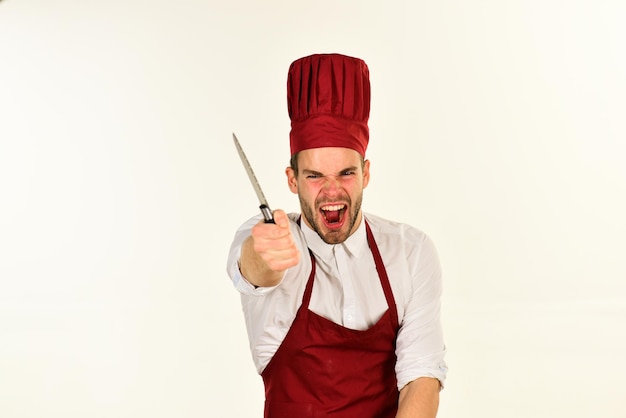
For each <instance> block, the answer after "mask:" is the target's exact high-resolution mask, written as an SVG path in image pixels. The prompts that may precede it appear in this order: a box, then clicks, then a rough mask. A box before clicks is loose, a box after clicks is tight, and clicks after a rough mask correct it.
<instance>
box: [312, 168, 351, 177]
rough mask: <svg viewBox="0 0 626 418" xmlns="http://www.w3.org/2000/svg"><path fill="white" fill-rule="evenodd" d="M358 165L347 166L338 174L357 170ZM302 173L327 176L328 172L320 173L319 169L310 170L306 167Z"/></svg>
mask: <svg viewBox="0 0 626 418" xmlns="http://www.w3.org/2000/svg"><path fill="white" fill-rule="evenodd" d="M357 169H358V167H356V166H352V167H346V168H344V169H341V170H339V172H338V173H337V174H341V173H345V172H346V171H357ZM302 174H313V175H315V176H322V177H323V176H326V174H324V173H320V172H319V171H316V170H309V169H306V168H303V169H302Z"/></svg>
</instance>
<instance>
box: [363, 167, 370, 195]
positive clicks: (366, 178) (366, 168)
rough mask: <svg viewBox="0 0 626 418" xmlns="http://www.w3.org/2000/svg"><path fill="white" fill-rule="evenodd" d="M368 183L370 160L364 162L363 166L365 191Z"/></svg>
mask: <svg viewBox="0 0 626 418" xmlns="http://www.w3.org/2000/svg"><path fill="white" fill-rule="evenodd" d="M369 182H370V160H365V163H364V164H363V188H364V189H365V188H366V187H367V185H368V184H369Z"/></svg>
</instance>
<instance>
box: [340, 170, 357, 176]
mask: <svg viewBox="0 0 626 418" xmlns="http://www.w3.org/2000/svg"><path fill="white" fill-rule="evenodd" d="M355 174H356V172H355V171H354V170H346V171H342V172H341V175H342V176H354V175H355Z"/></svg>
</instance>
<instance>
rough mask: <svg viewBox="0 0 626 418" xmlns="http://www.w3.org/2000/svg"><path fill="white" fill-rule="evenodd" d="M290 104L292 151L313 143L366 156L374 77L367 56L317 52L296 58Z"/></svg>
mask: <svg viewBox="0 0 626 418" xmlns="http://www.w3.org/2000/svg"><path fill="white" fill-rule="evenodd" d="M287 107H288V109H289V118H290V119H291V132H290V134H289V142H290V146H291V155H294V154H295V153H297V152H299V151H302V150H305V149H310V148H321V147H343V148H351V149H354V150H356V151H357V152H358V153H359V154H361V155H362V156H365V150H366V149H367V143H368V141H369V128H368V126H367V120H368V118H369V114H370V81H369V69H368V68H367V64H365V62H364V61H363V60H361V59H358V58H353V57H348V56H345V55H340V54H316V55H310V56H308V57H304V58H300V59H298V60H296V61H294V62H293V63H292V64H291V66H290V67H289V74H288V77H287Z"/></svg>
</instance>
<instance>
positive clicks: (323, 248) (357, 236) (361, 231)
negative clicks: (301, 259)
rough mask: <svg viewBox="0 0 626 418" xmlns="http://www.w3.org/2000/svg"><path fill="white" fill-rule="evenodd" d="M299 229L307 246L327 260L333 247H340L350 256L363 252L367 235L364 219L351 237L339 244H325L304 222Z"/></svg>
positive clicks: (363, 218)
mask: <svg viewBox="0 0 626 418" xmlns="http://www.w3.org/2000/svg"><path fill="white" fill-rule="evenodd" d="M300 228H301V229H302V232H303V233H304V238H305V239H306V242H307V246H308V247H309V248H310V249H311V251H313V253H315V254H316V255H317V256H319V257H321V258H322V259H328V258H330V257H332V256H333V249H334V247H335V246H342V247H343V249H344V250H345V252H346V253H347V254H348V255H350V256H352V257H355V256H358V255H359V254H360V253H361V251H362V250H363V247H364V245H366V243H367V234H366V233H365V217H361V223H360V224H359V226H358V228H357V229H356V231H354V233H353V234H352V235H350V236H349V237H348V239H347V240H345V241H344V242H342V243H341V244H334V245H331V244H327V243H325V242H324V240H322V238H320V236H319V235H317V232H315V231H314V230H313V229H311V228H310V227H309V226H308V225H307V224H306V222H304V221H301V222H300Z"/></svg>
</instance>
